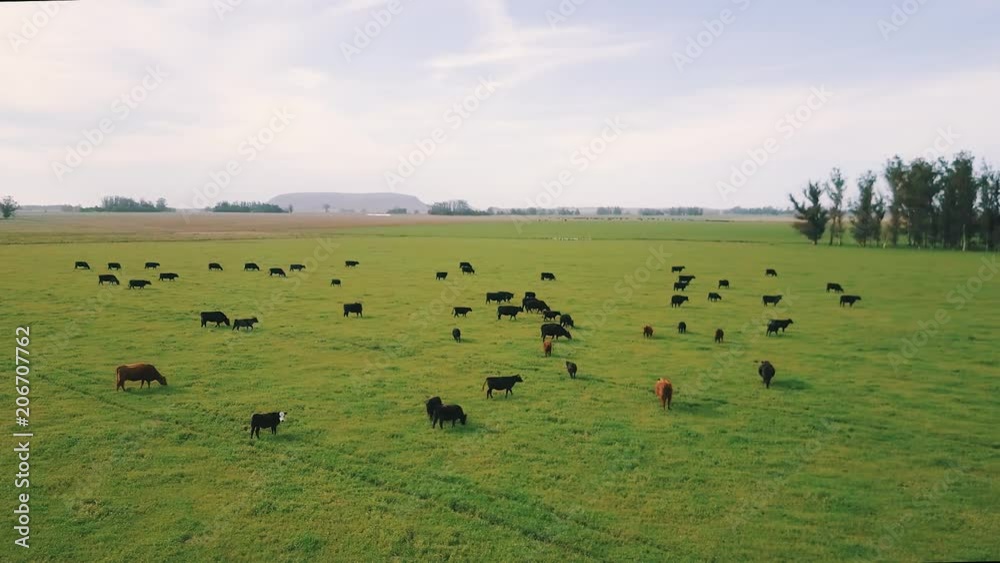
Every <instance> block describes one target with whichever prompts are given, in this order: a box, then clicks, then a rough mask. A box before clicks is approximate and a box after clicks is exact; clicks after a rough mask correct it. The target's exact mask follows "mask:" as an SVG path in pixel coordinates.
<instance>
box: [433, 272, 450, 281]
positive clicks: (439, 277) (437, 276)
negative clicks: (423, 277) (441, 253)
mask: <svg viewBox="0 0 1000 563" xmlns="http://www.w3.org/2000/svg"><path fill="white" fill-rule="evenodd" d="M447 277H448V272H438V273H436V274H434V279H436V280H443V279H446V278H447Z"/></svg>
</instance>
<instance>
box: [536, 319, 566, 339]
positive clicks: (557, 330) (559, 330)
mask: <svg viewBox="0 0 1000 563" xmlns="http://www.w3.org/2000/svg"><path fill="white" fill-rule="evenodd" d="M546 336H551V337H553V338H559V337H560V336H565V337H566V338H569V339H570V340H573V335H572V334H570V333H569V331H568V330H566V329H565V328H563V326H562V325H558V324H556V323H545V324H543V325H542V340H545V337H546Z"/></svg>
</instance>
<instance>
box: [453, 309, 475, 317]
mask: <svg viewBox="0 0 1000 563" xmlns="http://www.w3.org/2000/svg"><path fill="white" fill-rule="evenodd" d="M469 311H472V307H455V312H454V313H452V315H451V316H453V317H457V316H459V315H462V316H463V317H464V316H466V315H467V314H469Z"/></svg>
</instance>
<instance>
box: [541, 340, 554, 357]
mask: <svg viewBox="0 0 1000 563" xmlns="http://www.w3.org/2000/svg"><path fill="white" fill-rule="evenodd" d="M542 350H544V351H545V357H546V358H547V357H549V356H551V355H552V341H551V340H544V341H542Z"/></svg>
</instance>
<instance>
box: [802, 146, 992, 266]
mask: <svg viewBox="0 0 1000 563" xmlns="http://www.w3.org/2000/svg"><path fill="white" fill-rule="evenodd" d="M881 178H882V180H883V181H884V185H885V187H886V189H885V190H884V191H883V190H879V189H877V188H876V184H877V183H878V180H879V175H878V174H876V173H875V172H874V171H872V170H867V171H865V172H864V173H862V174H861V175H860V176H859V177H858V178H857V179H856V188H857V192H856V196H855V197H853V198H850V199H847V200H845V195H846V194H845V192H846V186H847V179H846V178H844V176H843V174H842V173H841V171H840V169H838V168H834V169H833V170H832V171H831V172H830V176H829V178H828V179H827V180H825V181H822V182H814V181H809V182H808V184H807V185H806V187H805V188H803V190H802V195H801V199H799V198H797V197H796V196H795V195H794V194H789V196H788V198H789V200H790V201H791V204H792V208H793V210H794V212H795V217H796V222H795V224H794V227H795V229H797V230H798V231H799V232H800V233H802V234H803V235H804V236H805V237H806V238H808V239H809V240H811V241H812V242H813V244H818V243H819V241H820V240H824V238H825V235H827V234H829V239H828V240H829V244H831V245H832V244H834V243H835V242H836V243H837V244H843V242H844V233H845V232H847V229H848V228H850V234H851V236H852V237H853V238H854V240H855V241H856V242H857V243H858V244H859V245H861V246H868V245H872V246H877V245H879V244H881V245H883V246H888V245H891V246H901V245H902V246H907V247H914V248H946V249H962V250H966V249H969V248H981V249H986V250H993V249H995V248H996V247H997V244H998V243H1000V171H997V170H995V169H993V168H992V167H991V166H989V165H988V164H985V163H984V164H983V165H981V166H980V167H979V170H978V172H977V167H976V159H975V157H974V156H973V155H972V154H970V153H967V152H961V153H958V154H957V155H955V157H954V158H952V159H951V160H950V161H949V160H946V159H943V158H940V159H938V160H937V161H929V160H926V159H923V158H916V159H913V160H911V161H909V162H906V161H904V160H903V159H902V158H900V157H899V156H898V155H897V156H894V157H893V158H890V159H889V160H888V161H886V163H885V165H884V166H883V168H882V170H881ZM845 218H846V219H848V222H849V223H850V224H849V227H848V226H845Z"/></svg>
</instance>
